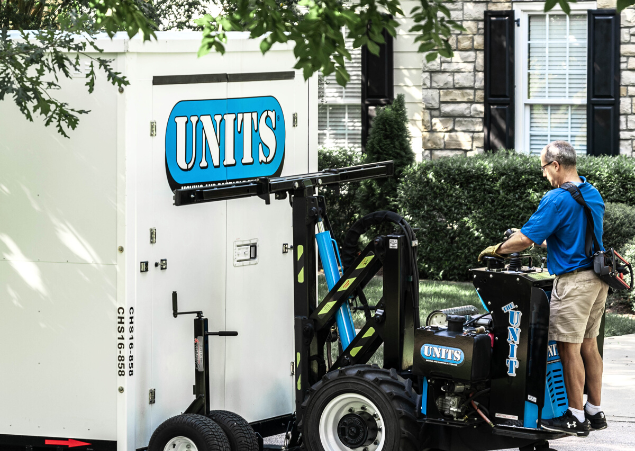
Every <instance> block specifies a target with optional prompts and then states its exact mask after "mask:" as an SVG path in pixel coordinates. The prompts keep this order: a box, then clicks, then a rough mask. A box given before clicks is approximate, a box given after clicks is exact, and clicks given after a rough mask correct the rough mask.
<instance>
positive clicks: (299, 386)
mask: <svg viewBox="0 0 635 451" xmlns="http://www.w3.org/2000/svg"><path fill="white" fill-rule="evenodd" d="M297 387H298V391H300V390H302V376H298V385H297Z"/></svg>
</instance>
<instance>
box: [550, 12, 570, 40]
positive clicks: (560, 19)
mask: <svg viewBox="0 0 635 451" xmlns="http://www.w3.org/2000/svg"><path fill="white" fill-rule="evenodd" d="M566 34H567V16H565V15H564V14H550V15H549V40H550V41H553V40H562V39H564V37H565V36H566Z"/></svg>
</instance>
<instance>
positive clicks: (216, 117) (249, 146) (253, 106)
mask: <svg viewBox="0 0 635 451" xmlns="http://www.w3.org/2000/svg"><path fill="white" fill-rule="evenodd" d="M284 151H285V122H284V114H283V112H282V107H280V103H279V102H278V101H277V100H276V99H275V97H271V96H266V97H248V98H241V99H215V100H183V101H181V102H179V103H177V104H176V105H174V108H172V112H171V113H170V117H169V119H168V123H167V127H166V132H165V161H166V172H167V176H168V182H169V183H170V187H171V188H172V189H173V190H174V189H176V188H180V187H183V186H187V185H199V184H212V183H220V182H227V181H235V180H244V179H251V178H257V177H271V176H277V175H280V173H281V172H282V166H283V163H284Z"/></svg>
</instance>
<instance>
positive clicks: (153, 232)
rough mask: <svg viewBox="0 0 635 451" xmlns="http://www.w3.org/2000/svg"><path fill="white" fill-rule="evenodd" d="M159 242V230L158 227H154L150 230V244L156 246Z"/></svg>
mask: <svg viewBox="0 0 635 451" xmlns="http://www.w3.org/2000/svg"><path fill="white" fill-rule="evenodd" d="M156 242H157V229H156V227H152V228H151V229H150V244H155V243H156Z"/></svg>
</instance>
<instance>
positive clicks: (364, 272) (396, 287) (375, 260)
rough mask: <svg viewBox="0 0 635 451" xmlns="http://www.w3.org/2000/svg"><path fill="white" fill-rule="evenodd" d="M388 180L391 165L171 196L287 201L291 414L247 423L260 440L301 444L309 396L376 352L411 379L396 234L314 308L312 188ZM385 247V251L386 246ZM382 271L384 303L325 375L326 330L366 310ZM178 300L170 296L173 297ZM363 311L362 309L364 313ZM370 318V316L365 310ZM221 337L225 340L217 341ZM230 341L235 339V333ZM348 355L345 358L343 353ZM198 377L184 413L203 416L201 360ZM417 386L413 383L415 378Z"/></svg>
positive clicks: (411, 323) (404, 281) (412, 320)
mask: <svg viewBox="0 0 635 451" xmlns="http://www.w3.org/2000/svg"><path fill="white" fill-rule="evenodd" d="M391 175H393V163H392V161H387V162H379V163H371V164H364V165H358V166H351V167H347V168H342V169H329V170H326V171H321V172H315V173H308V174H301V175H294V176H289V177H271V178H259V179H257V180H246V181H238V182H234V183H227V184H221V185H213V186H206V187H193V188H182V189H177V190H175V191H174V204H175V205H176V206H185V205H194V204H199V203H206V202H214V201H222V200H232V199H240V198H244V197H254V196H257V197H260V198H261V199H263V200H264V201H265V202H266V203H267V204H269V203H270V202H271V196H272V195H273V196H274V197H275V199H278V200H281V199H287V198H288V199H289V202H290V204H291V206H292V215H293V257H294V276H293V277H294V324H295V330H294V334H295V349H296V362H295V387H296V390H295V414H291V415H289V416H287V417H276V418H272V419H268V420H263V421H257V422H254V423H252V427H253V428H254V430H255V431H256V432H257V433H259V434H260V435H262V436H269V435H273V434H279V433H284V432H288V433H289V443H288V446H290V447H293V446H296V445H298V444H299V441H298V439H299V430H298V428H297V425H298V423H299V422H300V421H301V419H302V418H301V415H302V408H301V405H302V403H303V402H304V400H305V397H306V395H307V392H308V390H309V388H310V387H311V386H312V385H313V384H315V383H316V382H318V381H319V380H320V379H321V378H322V376H324V374H326V372H327V371H330V370H333V369H336V368H339V367H342V366H348V365H352V364H358V363H366V362H367V361H368V360H369V359H370V358H371V357H372V355H373V354H374V353H375V351H376V350H377V348H378V347H379V346H380V345H381V344H382V343H383V344H384V362H385V365H386V366H387V367H391V368H398V369H401V371H402V375H403V376H404V377H410V368H411V367H412V356H413V351H414V329H415V327H416V326H418V324H419V314H418V306H415V305H412V304H413V303H412V302H406V299H407V293H406V291H407V285H408V282H409V281H411V280H412V279H410V280H408V279H409V277H410V278H411V277H412V275H410V276H409V275H408V271H404V269H405V268H407V267H408V266H409V265H410V262H409V261H408V253H407V246H410V245H412V243H408V241H407V237H406V236H405V235H400V234H394V235H387V236H382V237H378V239H376V240H374V241H373V242H371V243H370V244H369V245H368V246H366V248H365V249H364V250H363V251H362V252H361V253H360V254H359V255H358V256H357V257H356V258H355V259H354V260H353V262H352V263H351V264H350V265H349V267H348V269H347V270H346V271H345V272H344V275H343V276H342V278H341V279H340V280H339V282H338V283H337V284H336V285H335V286H334V287H333V289H332V290H331V291H330V292H329V293H328V295H327V296H326V297H325V298H324V299H323V300H322V301H321V302H319V303H318V300H317V278H316V277H315V275H316V274H317V270H318V268H317V257H318V253H317V245H316V240H315V233H316V227H317V222H318V218H321V219H323V220H324V222H325V223H326V226H327V228H328V229H330V224H329V220H328V214H327V208H326V203H325V201H324V197H323V196H319V195H317V193H316V189H317V188H318V187H330V188H333V189H336V190H337V189H339V185H340V184H341V183H349V182H357V181H361V180H368V179H374V178H381V177H389V176H391ZM389 243H390V245H389ZM382 267H383V271H384V273H383V274H384V276H383V277H384V297H383V298H382V299H381V301H380V302H379V303H378V304H377V305H376V306H373V310H374V314H373V315H372V318H368V315H367V322H366V324H365V326H364V327H363V328H362V329H361V330H360V332H359V333H358V334H357V336H356V337H355V339H354V340H353V342H352V343H351V345H350V346H349V347H348V348H347V350H345V351H344V352H343V353H342V354H341V355H340V356H339V358H338V359H337V360H336V361H335V362H333V364H332V365H331V366H330V367H328V366H327V363H326V360H325V357H326V356H325V355H324V354H325V353H324V349H325V344H326V343H327V342H329V341H332V336H331V326H333V324H334V323H335V314H336V312H337V311H338V309H339V307H340V306H341V305H342V304H343V303H344V302H347V300H348V299H349V298H351V297H353V296H356V297H357V296H358V297H359V298H360V300H361V301H362V304H366V299H365V296H364V294H363V292H362V289H363V288H364V287H365V286H366V284H367V283H368V282H369V281H370V280H371V279H372V277H373V276H374V275H375V274H376V273H377V272H378V271H379V270H380V269H381V268H382ZM174 296H176V294H174ZM175 299H176V298H174V300H173V303H174V305H173V310H174V314H175V315H177V314H181V313H178V312H177V307H176V300H175ZM365 307H368V306H367V305H365ZM367 311H368V310H367ZM182 313H192V314H196V315H197V318H196V319H195V338H196V337H203V340H204V349H205V350H207V336H208V335H210V333H209V332H207V327H206V326H207V324H206V323H207V320H206V319H205V318H203V316H202V312H182ZM222 334H223V335H225V334H228V335H229V333H222ZM232 334H237V333H236V332H233V333H232ZM349 350H350V351H349ZM204 360H205V363H204V364H203V367H204V371H199V372H197V373H196V384H195V387H194V392H195V395H196V399H195V400H194V402H193V403H192V404H191V405H190V407H189V408H188V409H187V411H186V412H188V413H205V414H206V413H208V412H209V396H208V393H209V382H208V379H209V378H208V373H209V366H208V363H207V352H204ZM415 380H416V378H415Z"/></svg>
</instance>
